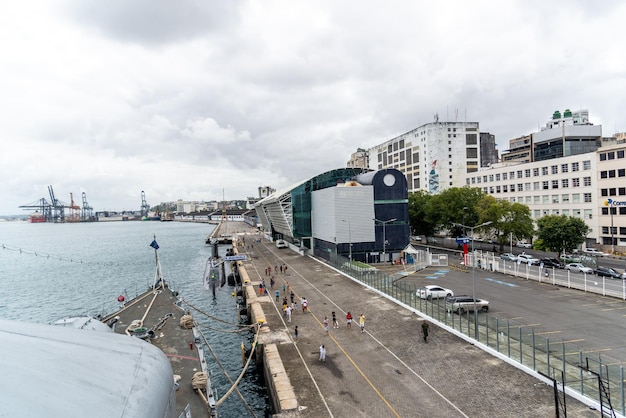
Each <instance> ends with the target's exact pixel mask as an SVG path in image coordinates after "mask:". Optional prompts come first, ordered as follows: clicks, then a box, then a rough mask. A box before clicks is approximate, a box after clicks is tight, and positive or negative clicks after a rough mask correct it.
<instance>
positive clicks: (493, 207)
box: [476, 195, 534, 252]
mask: <svg viewBox="0 0 626 418" xmlns="http://www.w3.org/2000/svg"><path fill="white" fill-rule="evenodd" d="M476 211H477V213H478V215H479V221H480V222H479V223H483V222H488V221H491V222H492V223H491V225H489V228H490V229H491V231H492V233H493V237H495V238H496V240H497V241H498V243H499V244H500V252H503V250H504V243H505V242H508V241H509V240H510V239H511V235H512V236H514V237H515V239H517V240H521V239H526V240H529V241H530V240H531V239H532V237H533V235H534V226H533V220H532V218H531V216H530V209H529V208H528V206H526V205H522V204H521V203H511V202H509V201H508V200H497V199H496V198H494V197H493V196H488V195H485V196H483V198H482V199H481V200H480V202H479V203H478V205H477V208H476Z"/></svg>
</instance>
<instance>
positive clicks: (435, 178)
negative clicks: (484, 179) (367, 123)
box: [368, 120, 497, 193]
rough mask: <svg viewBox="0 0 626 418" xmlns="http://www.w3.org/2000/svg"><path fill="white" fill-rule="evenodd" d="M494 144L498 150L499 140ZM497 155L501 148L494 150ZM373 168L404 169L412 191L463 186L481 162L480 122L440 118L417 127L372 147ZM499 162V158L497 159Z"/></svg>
mask: <svg viewBox="0 0 626 418" xmlns="http://www.w3.org/2000/svg"><path fill="white" fill-rule="evenodd" d="M493 143H494V144H493V145H492V147H494V150H490V151H495V141H493ZM489 155H496V159H497V152H490V153H489ZM368 158H369V168H370V169H372V170H380V169H383V168H395V169H397V170H400V171H401V172H403V173H404V175H405V176H406V179H407V184H408V189H409V192H417V191H420V190H424V191H428V192H431V193H438V192H440V191H442V190H445V189H448V188H450V187H463V186H464V185H465V179H466V177H467V174H468V173H473V172H475V171H478V168H479V167H480V166H481V158H484V157H482V156H481V150H480V133H479V126H478V122H439V121H438V120H436V121H435V122H432V123H427V124H425V125H422V126H420V127H418V128H415V129H413V130H411V131H409V132H407V133H405V134H402V135H400V136H398V137H396V138H393V139H390V140H388V141H386V142H383V143H382V144H380V145H376V146H374V147H372V148H370V149H369V150H368ZM493 162H496V161H493Z"/></svg>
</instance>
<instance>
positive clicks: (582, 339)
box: [554, 338, 585, 344]
mask: <svg viewBox="0 0 626 418" xmlns="http://www.w3.org/2000/svg"><path fill="white" fill-rule="evenodd" d="M581 341H585V339H584V338H579V339H577V340H566V341H559V342H558V344H566V343H578V342H581ZM554 343H557V342H556V341H554Z"/></svg>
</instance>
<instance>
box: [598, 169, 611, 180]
mask: <svg viewBox="0 0 626 418" xmlns="http://www.w3.org/2000/svg"><path fill="white" fill-rule="evenodd" d="M608 177H609V172H608V171H606V170H603V171H600V178H601V179H606V178H608Z"/></svg>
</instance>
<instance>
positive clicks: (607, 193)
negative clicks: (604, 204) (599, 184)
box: [600, 189, 609, 197]
mask: <svg viewBox="0 0 626 418" xmlns="http://www.w3.org/2000/svg"><path fill="white" fill-rule="evenodd" d="M608 195H609V191H608V190H607V189H601V190H600V196H602V197H607V196H608Z"/></svg>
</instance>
